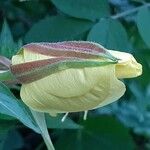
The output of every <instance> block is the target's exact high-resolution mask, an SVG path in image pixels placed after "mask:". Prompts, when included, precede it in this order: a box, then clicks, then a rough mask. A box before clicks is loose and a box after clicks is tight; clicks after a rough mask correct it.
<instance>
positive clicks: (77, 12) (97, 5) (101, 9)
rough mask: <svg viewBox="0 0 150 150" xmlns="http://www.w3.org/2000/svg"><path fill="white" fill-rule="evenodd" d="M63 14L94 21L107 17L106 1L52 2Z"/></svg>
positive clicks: (53, 0)
mask: <svg viewBox="0 0 150 150" xmlns="http://www.w3.org/2000/svg"><path fill="white" fill-rule="evenodd" d="M52 2H53V3H54V5H55V6H56V7H57V8H58V9H60V10H61V11H62V12H64V13H65V14H68V15H70V16H73V17H77V18H83V19H89V20H96V19H100V18H101V17H106V16H108V15H109V5H108V1H107V0H94V1H92V0H61V1H60V0H52Z"/></svg>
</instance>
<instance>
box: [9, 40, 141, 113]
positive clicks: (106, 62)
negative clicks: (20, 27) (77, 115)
mask: <svg viewBox="0 0 150 150" xmlns="http://www.w3.org/2000/svg"><path fill="white" fill-rule="evenodd" d="M115 57H116V58H118V59H119V60H118V61H117V59H116V58H115ZM68 60H69V61H68ZM64 61H65V63H64ZM66 61H68V62H66ZM57 62H60V64H58V65H57ZM61 62H63V63H61ZM51 63H52V64H53V65H51ZM48 64H50V65H48ZM62 64H63V65H62ZM87 64H88V65H89V66H88V65H87ZM35 66H36V67H35ZM43 66H44V67H43ZM55 66H56V67H55ZM11 70H12V73H14V74H15V75H16V78H18V79H20V81H21V82H22V87H21V98H22V100H23V101H24V103H25V104H26V105H28V106H29V107H31V108H32V109H35V110H38V111H41V112H47V113H50V114H52V115H53V114H57V113H65V112H77V111H86V110H91V109H95V108H97V107H102V106H105V105H107V104H109V103H112V102H113V101H116V100H117V99H119V98H120V97H121V96H122V95H123V94H124V92H125V85H124V83H123V82H122V81H120V80H118V78H130V77H131V78H132V77H136V76H139V75H141V73H142V66H141V65H140V64H138V63H137V62H136V60H135V59H134V57H133V56H132V55H131V54H128V53H123V52H118V51H112V50H106V49H105V48H104V47H102V46H101V45H99V44H96V43H90V42H82V41H81V42H76V41H71V42H59V43H51V44H48V43H31V44H28V45H26V46H24V47H23V49H22V50H21V51H20V52H19V53H18V54H17V55H15V56H13V58H12V66H11ZM52 70H53V71H52ZM29 81H30V82H29Z"/></svg>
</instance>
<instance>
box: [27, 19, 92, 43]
mask: <svg viewBox="0 0 150 150" xmlns="http://www.w3.org/2000/svg"><path fill="white" fill-rule="evenodd" d="M92 25H93V23H92V22H90V21H86V20H80V19H75V18H69V17H63V16H52V17H47V18H45V19H43V20H41V21H39V22H38V23H36V24H35V25H33V27H32V28H31V29H30V30H29V32H28V33H27V34H26V36H25V39H24V40H25V42H26V43H30V42H43V41H44V42H57V41H65V40H75V39H76V40H77V39H80V38H81V37H80V36H79V35H81V34H83V33H85V32H87V31H88V30H89V29H90V28H91V27H92Z"/></svg>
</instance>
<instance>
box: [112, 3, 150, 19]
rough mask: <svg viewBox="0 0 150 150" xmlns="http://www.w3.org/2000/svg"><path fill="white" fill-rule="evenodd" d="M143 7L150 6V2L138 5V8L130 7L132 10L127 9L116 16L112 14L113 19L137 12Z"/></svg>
mask: <svg viewBox="0 0 150 150" xmlns="http://www.w3.org/2000/svg"><path fill="white" fill-rule="evenodd" d="M142 7H150V3H145V4H144V5H142V6H139V7H136V8H133V9H130V10H127V11H124V12H122V13H119V14H117V15H114V16H111V18H112V19H119V18H122V17H124V16H128V15H130V14H133V13H136V12H137V11H138V10H139V9H141V8H142Z"/></svg>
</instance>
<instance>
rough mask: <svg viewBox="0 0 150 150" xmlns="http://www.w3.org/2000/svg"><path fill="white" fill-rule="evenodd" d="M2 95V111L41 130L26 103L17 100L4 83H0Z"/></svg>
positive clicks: (0, 93) (0, 107)
mask: <svg viewBox="0 0 150 150" xmlns="http://www.w3.org/2000/svg"><path fill="white" fill-rule="evenodd" d="M0 97H1V98H0V113H2V114H5V115H9V116H12V117H15V118H17V119H19V120H20V121H21V122H22V123H23V124H24V125H26V126H28V127H29V128H31V129H33V130H34V131H36V132H39V128H38V127H37V125H36V123H35V121H34V119H33V118H32V115H31V113H30V111H29V110H28V108H27V107H26V106H25V104H24V103H22V102H21V101H19V100H17V99H16V98H15V97H14V96H13V95H12V94H11V92H10V90H9V89H8V88H7V87H6V86H5V85H3V84H2V83H0Z"/></svg>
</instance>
